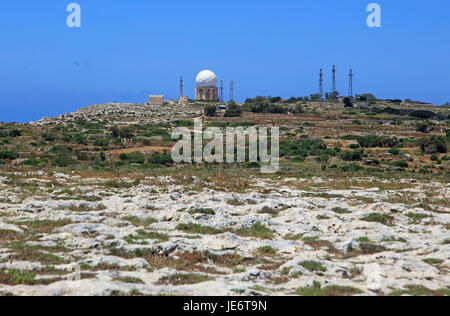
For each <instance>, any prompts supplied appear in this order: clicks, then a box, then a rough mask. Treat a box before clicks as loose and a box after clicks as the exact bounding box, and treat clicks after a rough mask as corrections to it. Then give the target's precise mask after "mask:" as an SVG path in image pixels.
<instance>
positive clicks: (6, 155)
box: [0, 150, 19, 160]
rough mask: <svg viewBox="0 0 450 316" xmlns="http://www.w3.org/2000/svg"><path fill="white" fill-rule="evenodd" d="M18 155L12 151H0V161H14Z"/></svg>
mask: <svg viewBox="0 0 450 316" xmlns="http://www.w3.org/2000/svg"><path fill="white" fill-rule="evenodd" d="M18 157H19V155H18V154H17V153H16V152H14V151H7V150H2V151H0V159H9V160H14V159H17V158H18Z"/></svg>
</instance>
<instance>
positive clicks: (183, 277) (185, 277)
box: [157, 273, 213, 285]
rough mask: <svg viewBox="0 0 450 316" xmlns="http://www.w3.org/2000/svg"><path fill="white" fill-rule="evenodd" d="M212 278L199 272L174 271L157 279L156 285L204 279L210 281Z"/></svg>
mask: <svg viewBox="0 0 450 316" xmlns="http://www.w3.org/2000/svg"><path fill="white" fill-rule="evenodd" d="M211 280H213V278H211V277H209V276H207V275H204V274H199V273H186V274H184V273H176V274H172V275H169V276H165V277H162V278H160V279H159V280H158V282H157V284H158V285H168V284H171V285H185V284H197V283H202V282H206V281H211Z"/></svg>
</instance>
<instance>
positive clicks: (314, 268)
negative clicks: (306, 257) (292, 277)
mask: <svg viewBox="0 0 450 316" xmlns="http://www.w3.org/2000/svg"><path fill="white" fill-rule="evenodd" d="M299 265H301V266H302V267H303V268H305V269H306V270H308V271H309V272H326V271H327V268H325V267H324V266H322V265H321V264H320V263H319V262H316V261H302V262H300V263H299Z"/></svg>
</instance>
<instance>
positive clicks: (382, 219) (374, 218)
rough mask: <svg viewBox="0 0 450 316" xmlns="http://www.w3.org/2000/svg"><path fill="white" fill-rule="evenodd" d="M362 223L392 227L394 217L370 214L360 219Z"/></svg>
mask: <svg viewBox="0 0 450 316" xmlns="http://www.w3.org/2000/svg"><path fill="white" fill-rule="evenodd" d="M361 220H362V221H366V222H375V223H381V224H383V225H386V226H392V225H393V223H394V217H393V216H390V215H387V214H378V213H371V214H369V215H367V216H365V217H363V218H361Z"/></svg>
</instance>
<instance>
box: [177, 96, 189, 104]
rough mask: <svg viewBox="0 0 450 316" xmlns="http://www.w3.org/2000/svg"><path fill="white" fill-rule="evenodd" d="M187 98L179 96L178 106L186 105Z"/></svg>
mask: <svg viewBox="0 0 450 316" xmlns="http://www.w3.org/2000/svg"><path fill="white" fill-rule="evenodd" d="M188 101H189V100H188V97H187V96H181V97H180V100H179V101H178V104H179V105H188Z"/></svg>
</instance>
